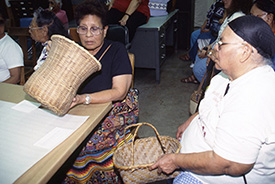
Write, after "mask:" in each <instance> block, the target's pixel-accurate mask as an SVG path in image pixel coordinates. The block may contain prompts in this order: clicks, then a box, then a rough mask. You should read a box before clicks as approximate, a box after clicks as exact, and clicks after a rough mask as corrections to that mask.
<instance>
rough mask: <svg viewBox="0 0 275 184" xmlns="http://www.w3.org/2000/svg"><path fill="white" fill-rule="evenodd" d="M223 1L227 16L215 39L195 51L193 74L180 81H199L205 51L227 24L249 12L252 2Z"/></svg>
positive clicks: (212, 45)
mask: <svg viewBox="0 0 275 184" xmlns="http://www.w3.org/2000/svg"><path fill="white" fill-rule="evenodd" d="M223 2H224V8H225V10H226V16H227V17H226V18H225V20H224V22H223V24H222V25H221V27H220V30H219V33H218V36H217V39H216V40H215V41H214V42H213V43H212V44H210V45H208V46H206V47H205V48H203V49H202V50H200V51H199V52H198V53H197V55H196V59H195V63H194V67H193V74H192V75H191V76H189V77H187V78H184V79H182V80H181V82H183V83H195V84H197V83H200V82H201V80H202V78H203V76H204V74H205V72H206V70H207V65H208V63H207V59H208V57H209V56H208V55H207V53H209V52H210V51H211V49H212V48H213V47H214V45H216V44H217V42H218V40H219V38H220V35H221V33H222V32H223V30H224V28H225V27H226V26H227V24H228V23H229V22H231V21H232V20H234V19H236V18H238V17H240V16H244V15H246V14H249V12H250V9H251V7H252V3H253V1H252V0H223Z"/></svg>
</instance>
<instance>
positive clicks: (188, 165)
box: [174, 151, 253, 176]
mask: <svg viewBox="0 0 275 184" xmlns="http://www.w3.org/2000/svg"><path fill="white" fill-rule="evenodd" d="M174 163H176V164H177V166H178V167H180V168H182V169H183V170H188V171H191V172H194V173H197V174H202V175H221V174H226V175H232V176H240V175H243V174H245V173H246V172H248V171H249V170H250V169H251V168H252V167H253V164H240V163H236V162H232V161H229V160H226V159H223V158H222V157H220V156H219V155H217V154H215V153H214V151H206V152H201V153H191V154H182V153H178V154H175V157H174Z"/></svg>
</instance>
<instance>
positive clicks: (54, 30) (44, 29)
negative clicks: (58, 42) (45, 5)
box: [29, 8, 68, 70]
mask: <svg viewBox="0 0 275 184" xmlns="http://www.w3.org/2000/svg"><path fill="white" fill-rule="evenodd" d="M29 32H30V34H31V37H32V39H33V40H35V41H37V42H41V44H42V46H44V48H43V50H42V52H41V54H40V57H39V58H38V60H37V64H36V66H35V67H34V70H37V69H38V68H39V67H40V66H41V65H42V64H43V63H44V61H45V60H46V58H47V55H48V52H47V49H46V47H47V45H48V41H49V40H50V38H51V36H52V35H54V34H59V35H63V36H67V37H68V32H67V31H66V30H65V29H64V27H63V25H62V23H61V21H60V20H59V19H58V18H57V17H56V16H55V14H54V13H53V12H51V11H49V10H44V9H42V8H38V9H37V10H36V11H35V12H34V16H33V19H32V22H31V24H30V26H29Z"/></svg>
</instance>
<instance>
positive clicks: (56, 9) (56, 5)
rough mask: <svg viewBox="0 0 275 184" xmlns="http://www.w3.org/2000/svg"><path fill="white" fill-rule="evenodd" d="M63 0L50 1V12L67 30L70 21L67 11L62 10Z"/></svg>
mask: <svg viewBox="0 0 275 184" xmlns="http://www.w3.org/2000/svg"><path fill="white" fill-rule="evenodd" d="M61 7H62V0H49V10H50V11H52V12H53V13H54V14H55V15H56V16H57V17H58V18H59V20H60V21H61V22H62V24H63V26H64V28H65V29H66V30H68V29H69V21H68V17H67V14H66V11H65V10H61Z"/></svg>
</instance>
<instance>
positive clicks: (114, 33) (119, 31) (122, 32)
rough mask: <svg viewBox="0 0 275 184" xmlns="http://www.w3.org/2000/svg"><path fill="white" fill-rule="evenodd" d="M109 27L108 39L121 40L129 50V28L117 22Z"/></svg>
mask: <svg viewBox="0 0 275 184" xmlns="http://www.w3.org/2000/svg"><path fill="white" fill-rule="evenodd" d="M108 27H109V28H108V31H107V35H106V39H108V40H112V41H117V42H121V43H123V44H124V45H125V47H126V49H127V50H129V48H130V42H129V31H128V28H127V27H126V26H121V25H117V24H110V25H108Z"/></svg>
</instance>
